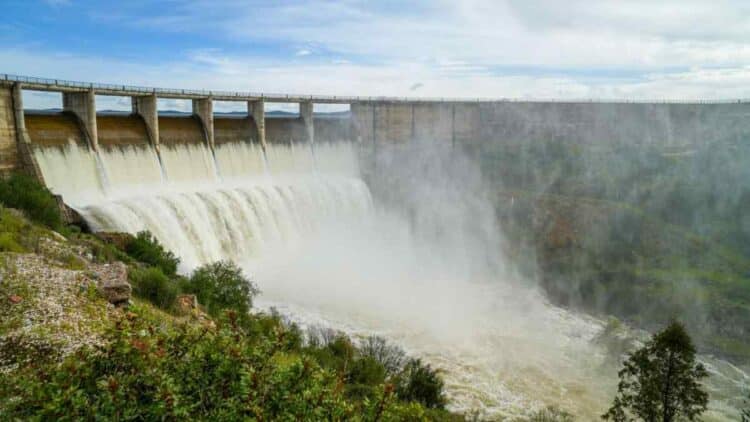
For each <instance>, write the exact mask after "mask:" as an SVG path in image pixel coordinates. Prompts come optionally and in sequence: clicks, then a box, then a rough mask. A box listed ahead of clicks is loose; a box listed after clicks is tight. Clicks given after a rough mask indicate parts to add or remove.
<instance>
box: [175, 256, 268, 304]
mask: <svg viewBox="0 0 750 422" xmlns="http://www.w3.org/2000/svg"><path fill="white" fill-rule="evenodd" d="M184 290H185V291H186V292H188V293H193V294H195V295H196V296H197V297H198V303H200V304H201V305H203V306H205V307H206V309H207V310H208V313H209V314H210V315H213V316H218V315H220V314H221V312H222V311H223V310H225V309H233V310H235V311H237V313H239V314H240V315H243V316H244V315H246V314H247V313H248V312H249V311H250V308H251V307H252V304H253V297H255V296H256V295H257V294H258V293H259V290H258V288H257V287H256V286H255V284H253V282H251V281H250V280H249V279H247V278H246V277H245V275H244V274H243V273H242V269H240V268H239V267H238V266H237V265H235V264H234V263H232V262H231V261H218V262H214V263H212V264H206V265H203V266H202V267H200V268H198V269H196V270H195V271H194V272H193V275H192V276H191V277H190V279H189V280H188V282H187V283H186V286H185V289H184Z"/></svg>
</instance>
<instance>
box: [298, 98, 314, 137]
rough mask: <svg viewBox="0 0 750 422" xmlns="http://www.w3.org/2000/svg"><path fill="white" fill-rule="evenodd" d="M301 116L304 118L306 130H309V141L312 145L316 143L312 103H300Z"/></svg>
mask: <svg viewBox="0 0 750 422" xmlns="http://www.w3.org/2000/svg"><path fill="white" fill-rule="evenodd" d="M299 115H300V116H301V117H302V121H303V122H304V123H305V129H306V130H307V141H308V142H309V143H311V144H312V143H313V142H314V141H315V127H314V125H313V103H312V101H304V102H301V103H299Z"/></svg>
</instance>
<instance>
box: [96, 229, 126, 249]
mask: <svg viewBox="0 0 750 422" xmlns="http://www.w3.org/2000/svg"><path fill="white" fill-rule="evenodd" d="M95 235H96V237H98V238H99V239H101V240H102V241H103V242H104V243H109V244H111V245H114V246H115V247H116V248H117V249H119V250H121V251H124V250H125V248H126V247H127V245H128V244H129V243H130V242H132V241H133V239H134V237H133V235H132V234H130V233H121V232H96V233H95Z"/></svg>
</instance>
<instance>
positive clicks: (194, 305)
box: [175, 294, 198, 315]
mask: <svg viewBox="0 0 750 422" xmlns="http://www.w3.org/2000/svg"><path fill="white" fill-rule="evenodd" d="M175 303H176V305H177V312H178V313H179V314H182V315H188V314H190V313H192V312H193V311H194V310H195V309H198V298H197V297H196V296H195V295H188V294H184V295H179V296H177V300H175Z"/></svg>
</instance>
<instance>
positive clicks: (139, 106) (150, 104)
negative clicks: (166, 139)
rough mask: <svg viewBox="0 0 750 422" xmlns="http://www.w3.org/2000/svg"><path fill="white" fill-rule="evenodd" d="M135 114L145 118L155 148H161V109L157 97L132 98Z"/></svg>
mask: <svg viewBox="0 0 750 422" xmlns="http://www.w3.org/2000/svg"><path fill="white" fill-rule="evenodd" d="M131 101H132V104H133V114H137V115H139V116H141V118H143V121H144V122H145V123H146V130H147V131H148V136H149V138H151V143H152V144H153V145H154V147H155V148H157V149H158V148H159V109H158V107H157V101H156V95H146V96H143V97H132V98H131Z"/></svg>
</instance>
